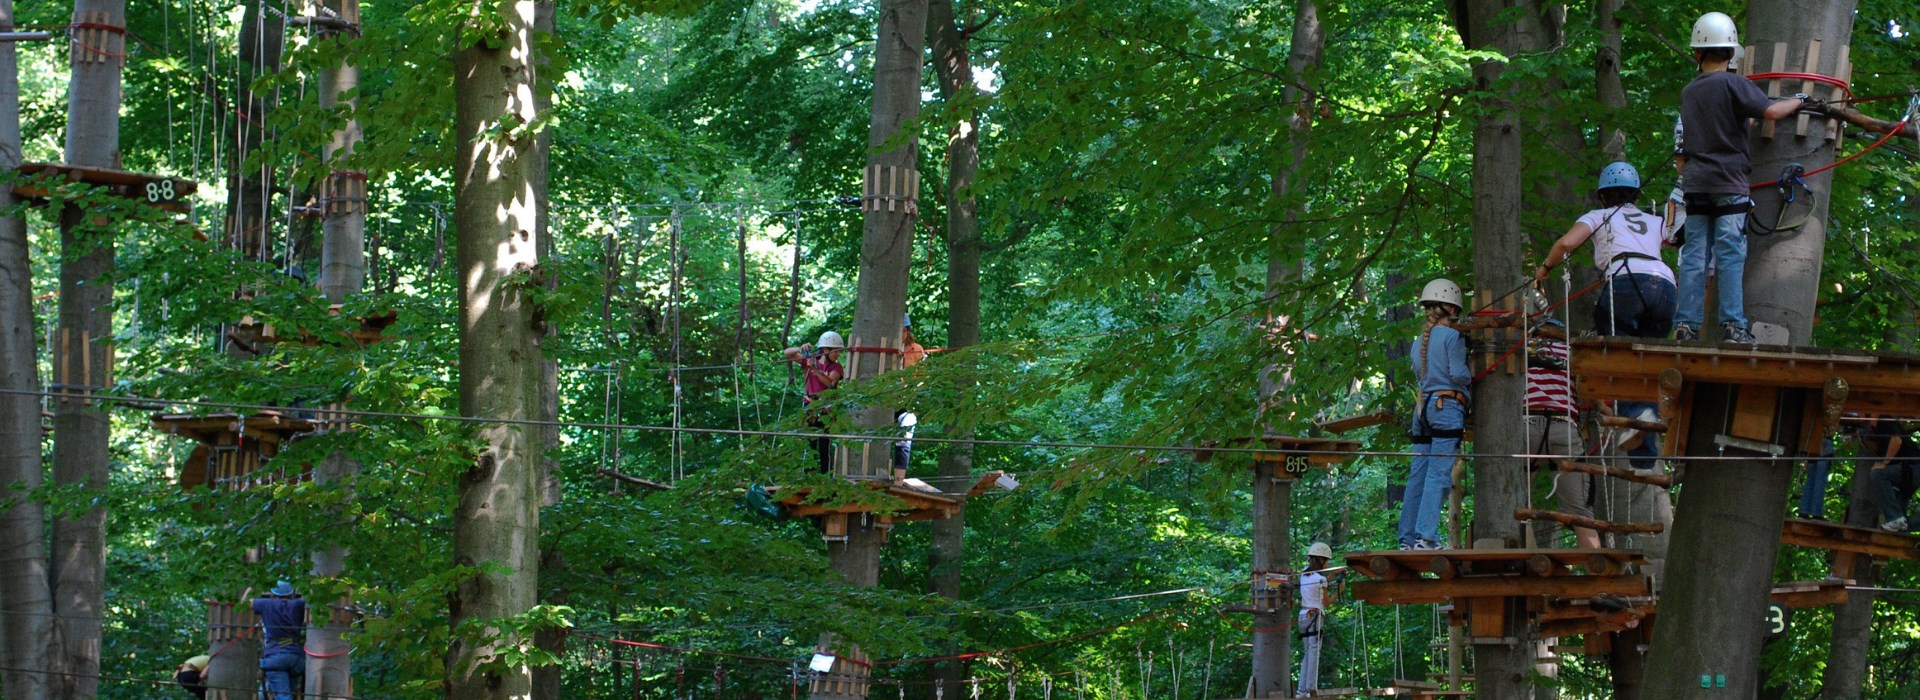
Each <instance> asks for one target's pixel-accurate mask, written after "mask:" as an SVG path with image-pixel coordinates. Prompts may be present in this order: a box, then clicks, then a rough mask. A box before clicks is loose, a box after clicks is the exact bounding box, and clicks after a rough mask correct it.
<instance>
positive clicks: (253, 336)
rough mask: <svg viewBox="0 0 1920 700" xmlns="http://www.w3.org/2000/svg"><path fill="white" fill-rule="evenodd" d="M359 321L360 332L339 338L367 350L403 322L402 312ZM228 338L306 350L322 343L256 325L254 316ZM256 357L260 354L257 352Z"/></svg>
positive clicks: (301, 333) (336, 311)
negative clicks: (390, 327)
mask: <svg viewBox="0 0 1920 700" xmlns="http://www.w3.org/2000/svg"><path fill="white" fill-rule="evenodd" d="M327 313H329V314H332V315H334V316H338V315H340V305H339V304H333V305H330V306H328V307H327ZM359 320H360V327H359V328H356V329H354V330H351V331H342V332H341V333H340V334H339V337H341V338H344V339H346V340H349V341H352V343H353V344H354V345H355V346H357V347H362V348H364V347H367V346H369V345H373V344H375V343H378V342H380V341H383V340H386V339H387V337H386V329H387V327H388V326H392V325H393V324H394V322H396V321H398V320H400V312H398V311H387V312H384V313H379V314H374V315H371V316H362V317H360V319H359ZM227 335H228V337H229V338H231V339H234V340H236V341H241V342H247V343H249V344H253V343H266V344H277V343H298V344H300V345H305V346H307V347H316V346H319V345H320V344H321V342H322V340H321V338H320V337H319V336H316V335H314V334H312V333H309V332H307V331H306V330H305V329H295V330H293V331H292V332H288V331H287V330H286V329H284V328H276V327H274V326H273V325H272V324H267V323H262V322H260V321H256V320H254V319H253V317H251V316H249V317H247V318H243V319H241V320H240V322H239V323H236V324H233V328H232V329H231V330H229V331H228V333H227ZM255 354H259V352H258V350H257V349H256V351H255Z"/></svg>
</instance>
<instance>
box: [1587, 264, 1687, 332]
mask: <svg viewBox="0 0 1920 700" xmlns="http://www.w3.org/2000/svg"><path fill="white" fill-rule="evenodd" d="M1609 288H1611V289H1609ZM1598 291H1599V294H1600V301H1599V302H1598V303H1596V304H1594V307H1593V327H1594V329H1595V330H1598V331H1600V333H1601V334H1602V335H1624V336H1630V337H1634V338H1665V337H1667V334H1669V333H1672V332H1673V308H1674V292H1673V283H1672V282H1668V281H1666V280H1664V279H1661V278H1659V277H1655V276H1653V275H1626V274H1622V275H1614V276H1613V277H1612V278H1611V279H1609V280H1607V281H1605V282H1602V283H1601V285H1600V289H1599V290H1598ZM1609 291H1611V292H1612V293H1611V294H1609V293H1608V292H1609Z"/></svg>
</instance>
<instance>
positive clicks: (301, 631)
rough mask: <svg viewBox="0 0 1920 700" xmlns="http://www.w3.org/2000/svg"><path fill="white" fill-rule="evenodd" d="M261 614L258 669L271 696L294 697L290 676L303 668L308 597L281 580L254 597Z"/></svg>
mask: <svg viewBox="0 0 1920 700" xmlns="http://www.w3.org/2000/svg"><path fill="white" fill-rule="evenodd" d="M253 612H254V614H256V615H259V616H260V631H261V635H260V673H261V675H263V676H265V677H266V681H267V693H269V694H271V695H272V696H273V700H293V676H294V675H295V674H299V673H302V671H303V670H304V669H305V668H306V660H307V659H306V652H305V650H306V644H305V640H306V636H307V601H306V600H304V599H302V598H301V597H300V594H299V593H298V592H296V591H294V590H293V584H291V583H288V582H286V581H281V582H280V583H278V584H276V585H275V586H274V587H273V590H272V591H271V592H269V593H268V594H267V595H264V596H261V597H259V598H255V599H253Z"/></svg>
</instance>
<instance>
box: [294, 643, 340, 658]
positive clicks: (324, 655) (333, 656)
mask: <svg viewBox="0 0 1920 700" xmlns="http://www.w3.org/2000/svg"><path fill="white" fill-rule="evenodd" d="M300 650H301V651H304V652H306V653H307V656H311V657H313V658H316V659H331V658H335V657H340V656H346V655H347V652H350V651H353V647H347V648H345V649H341V650H340V651H337V652H334V653H332V654H315V653H313V650H312V649H308V648H307V646H306V645H305V644H302V645H300Z"/></svg>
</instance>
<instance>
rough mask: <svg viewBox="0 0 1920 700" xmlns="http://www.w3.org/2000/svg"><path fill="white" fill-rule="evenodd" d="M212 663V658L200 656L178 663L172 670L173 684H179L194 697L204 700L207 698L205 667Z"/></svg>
mask: <svg viewBox="0 0 1920 700" xmlns="http://www.w3.org/2000/svg"><path fill="white" fill-rule="evenodd" d="M211 663H213V657H211V656H208V655H206V654H201V655H199V656H195V657H193V658H190V659H187V660H186V661H183V662H181V663H180V667H179V668H176V669H174V670H173V682H175V683H178V684H180V687H181V688H185V689H186V691H187V692H189V693H192V694H193V696H194V697H196V698H201V699H202V700H205V698H206V697H207V665H208V664H211Z"/></svg>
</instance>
